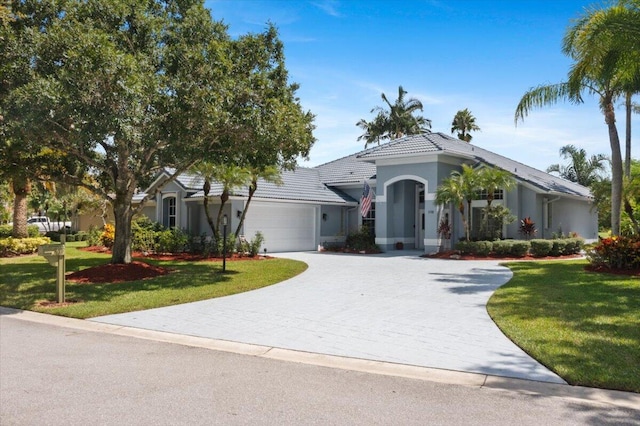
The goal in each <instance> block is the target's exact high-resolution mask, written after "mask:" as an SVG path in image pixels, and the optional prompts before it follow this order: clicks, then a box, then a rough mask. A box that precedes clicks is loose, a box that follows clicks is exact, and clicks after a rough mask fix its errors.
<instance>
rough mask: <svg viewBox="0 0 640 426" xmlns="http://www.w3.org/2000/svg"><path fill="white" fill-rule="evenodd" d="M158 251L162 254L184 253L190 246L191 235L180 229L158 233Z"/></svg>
mask: <svg viewBox="0 0 640 426" xmlns="http://www.w3.org/2000/svg"><path fill="white" fill-rule="evenodd" d="M157 235H158V240H157V251H158V252H160V253H182V252H183V251H184V250H185V248H186V247H187V245H188V244H189V235H187V234H186V233H185V232H184V231H182V230H180V229H178V228H172V229H165V230H164V231H160V232H158V234H157Z"/></svg>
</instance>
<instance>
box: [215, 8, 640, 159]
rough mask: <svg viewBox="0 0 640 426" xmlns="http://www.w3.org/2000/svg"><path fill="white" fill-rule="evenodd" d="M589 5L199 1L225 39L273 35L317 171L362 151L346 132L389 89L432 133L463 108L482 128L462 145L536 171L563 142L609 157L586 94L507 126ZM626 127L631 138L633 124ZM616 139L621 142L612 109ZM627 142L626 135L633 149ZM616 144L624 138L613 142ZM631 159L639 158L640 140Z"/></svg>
mask: <svg viewBox="0 0 640 426" xmlns="http://www.w3.org/2000/svg"><path fill="white" fill-rule="evenodd" d="M593 4H594V2H592V1H578V0H561V1H555V0H539V1H529V0H517V1H507V0H502V1H500V0H496V1H482V0H466V1H461V0H413V1H378V0H369V1H359V0H358V1H356V0H312V1H293V0H292V1H286V0H279V1H276V0H271V1H258V0H207V2H206V5H207V7H208V8H209V9H211V12H212V16H213V18H214V19H216V20H223V21H224V22H225V23H226V24H227V25H228V26H229V32H230V34H231V35H232V36H239V35H242V34H246V33H248V32H253V33H255V32H260V31H263V30H264V29H265V27H266V23H267V22H272V23H273V24H275V25H276V27H277V28H278V30H279V33H280V37H281V40H282V41H283V42H284V45H285V55H286V63H287V69H288V70H289V75H290V79H291V81H293V82H296V83H299V84H300V89H299V90H298V92H297V94H298V96H299V98H300V101H301V104H302V106H303V108H304V109H306V110H310V111H311V112H312V113H314V114H315V115H316V120H315V124H316V130H315V131H314V135H315V137H316V139H317V141H316V143H315V145H314V147H313V148H312V150H311V154H310V161H301V162H300V165H303V166H315V165H318V164H322V163H325V162H328V161H331V160H334V159H337V158H340V157H343V156H346V155H349V154H353V153H354V152H357V151H359V150H361V149H362V148H363V147H364V145H363V142H359V141H357V138H358V136H360V134H361V133H362V131H361V130H360V128H358V127H357V126H356V125H355V124H356V122H358V120H360V119H361V118H364V119H366V120H370V119H371V118H372V117H373V114H371V113H370V110H371V109H372V108H373V107H375V106H377V105H383V103H382V100H381V98H380V95H381V93H383V92H384V93H385V94H386V95H387V97H388V98H389V99H390V100H395V99H396V97H397V93H398V86H399V85H402V86H403V87H404V88H405V90H407V91H408V95H407V96H408V97H415V98H417V99H419V100H420V101H422V103H423V105H424V111H423V113H422V115H423V116H424V117H426V118H429V119H431V120H432V123H433V126H432V131H438V132H443V133H446V134H450V133H451V132H450V131H451V121H452V119H453V117H454V115H455V113H456V112H457V111H459V110H461V109H464V108H469V110H470V111H471V112H472V114H473V115H474V116H475V117H476V120H477V124H478V125H479V126H480V127H481V129H482V131H481V132H476V133H475V134H474V135H473V136H474V137H473V141H472V143H474V144H476V145H478V146H481V147H483V148H486V149H489V150H491V151H494V152H496V153H498V154H501V155H504V156H507V157H510V158H512V159H514V160H517V161H520V162H523V163H525V164H528V165H530V166H533V167H536V168H538V169H541V170H544V169H546V167H547V166H549V165H550V164H553V163H558V162H561V159H560V157H559V154H558V151H559V149H560V147H561V146H564V145H567V144H574V145H576V146H578V147H580V148H584V149H586V150H587V152H588V153H589V154H596V153H603V154H607V155H609V154H610V148H609V139H608V133H607V128H606V126H605V124H604V119H603V117H602V114H601V113H600V111H599V109H598V105H597V102H596V101H595V99H594V98H589V97H586V102H585V103H584V104H582V105H571V104H565V103H560V104H558V105H556V106H554V107H545V108H543V109H538V110H535V111H533V112H532V113H531V114H530V115H529V117H527V118H526V119H525V121H524V123H520V124H518V126H517V127H516V126H515V125H514V121H513V117H514V111H515V108H516V106H517V104H518V102H519V100H520V98H521V97H522V95H523V94H524V93H525V92H526V91H527V90H528V89H530V88H531V87H533V86H536V85H538V84H548V83H557V82H560V81H563V80H565V78H566V75H567V71H568V70H569V67H570V64H571V62H570V60H569V59H568V58H566V57H565V56H564V55H563V54H562V53H561V51H560V49H561V42H562V37H563V35H564V32H565V30H566V28H567V26H568V25H569V24H570V23H571V20H572V19H575V18H577V17H578V16H579V15H580V14H582V13H583V12H584V11H585V8H587V7H589V6H591V5H593ZM633 126H635V129H637V130H636V135H637V132H640V116H638V115H635V117H634V121H633ZM618 131H619V132H620V136H621V138H622V140H623V141H624V133H623V132H624V116H623V110H622V105H620V107H619V108H618ZM636 140H637V136H636V137H634V141H636ZM623 143H624V142H623ZM635 145H636V147H635V149H634V151H633V157H634V158H640V148H639V147H638V145H639V144H638V143H635Z"/></svg>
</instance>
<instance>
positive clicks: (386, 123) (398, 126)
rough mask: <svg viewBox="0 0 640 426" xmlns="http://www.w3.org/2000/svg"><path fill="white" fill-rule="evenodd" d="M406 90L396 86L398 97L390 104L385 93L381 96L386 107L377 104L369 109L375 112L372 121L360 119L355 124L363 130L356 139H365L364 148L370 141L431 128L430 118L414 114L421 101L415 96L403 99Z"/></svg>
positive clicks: (418, 109)
mask: <svg viewBox="0 0 640 426" xmlns="http://www.w3.org/2000/svg"><path fill="white" fill-rule="evenodd" d="M407 93H408V92H407V91H406V90H404V89H403V88H402V86H398V99H396V100H395V102H394V103H393V104H392V103H391V102H390V101H389V99H388V98H387V95H385V94H384V93H382V95H381V97H382V100H383V101H384V103H385V104H386V107H387V108H388V109H385V108H383V107H380V106H377V107H375V108H373V109H372V110H371V112H372V113H376V116H375V118H374V119H373V120H372V121H366V120H364V119H361V120H360V121H358V122H357V123H356V126H358V127H360V128H361V129H362V130H364V133H363V134H362V135H360V136H359V137H358V140H363V139H364V140H365V148H366V147H367V145H369V144H372V143H377V144H378V145H379V144H380V141H382V140H393V139H397V138H401V137H402V136H406V135H417V134H421V133H427V132H428V131H429V129H430V128H431V120H429V119H428V118H424V117H423V116H421V115H414V114H415V113H416V112H417V111H422V109H423V107H422V102H420V101H419V100H418V99H416V98H409V99H405V95H406V94H407Z"/></svg>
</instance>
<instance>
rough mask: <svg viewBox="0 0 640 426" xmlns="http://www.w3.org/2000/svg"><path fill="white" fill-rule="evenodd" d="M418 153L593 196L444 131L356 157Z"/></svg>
mask: <svg viewBox="0 0 640 426" xmlns="http://www.w3.org/2000/svg"><path fill="white" fill-rule="evenodd" d="M417 154H426V155H429V154H431V155H437V154H448V155H451V156H454V157H459V158H465V159H472V160H474V161H476V162H481V163H484V164H488V165H490V166H494V167H498V168H501V169H504V170H506V171H508V172H510V173H512V174H513V175H514V176H515V177H516V178H517V179H519V180H521V181H523V182H527V183H529V184H531V185H534V186H535V187H538V188H539V189H541V190H543V191H547V192H556V193H561V194H567V195H573V196H578V197H587V198H591V192H590V191H589V189H588V188H586V187H584V186H582V185H579V184H577V183H574V182H570V181H568V180H565V179H562V178H560V177H558V176H554V175H551V174H549V173H546V172H543V171H541V170H538V169H535V168H533V167H530V166H527V165H526V164H523V163H520V162H518V161H514V160H511V159H509V158H507V157H504V156H502V155H499V154H496V153H494V152H491V151H488V150H486V149H484V148H480V147H478V146H476V145H473V144H470V143H468V142H465V141H461V140H460V139H456V138H453V137H451V136H448V135H445V134H443V133H428V134H423V135H412V136H406V137H404V138H399V139H395V140H393V141H391V142H388V143H386V144H384V145H380V146H377V147H375V148H373V149H370V150H366V151H362V152H360V153H358V154H356V157H357V159H360V160H361V161H368V162H373V161H375V160H377V159H380V158H390V157H391V158H393V157H410V156H415V155H417Z"/></svg>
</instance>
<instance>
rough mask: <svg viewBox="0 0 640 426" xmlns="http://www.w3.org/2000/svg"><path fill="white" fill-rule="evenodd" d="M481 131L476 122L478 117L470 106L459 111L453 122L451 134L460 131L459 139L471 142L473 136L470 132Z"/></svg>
mask: <svg viewBox="0 0 640 426" xmlns="http://www.w3.org/2000/svg"><path fill="white" fill-rule="evenodd" d="M477 131H480V127H478V125H477V124H476V118H475V117H474V116H473V114H471V111H469V109H468V108H465V109H462V110H460V111H458V112H457V113H456V115H455V117H453V122H451V134H453V133H455V132H458V139H460V140H463V141H465V142H471V139H473V136H471V134H470V133H469V132H477Z"/></svg>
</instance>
